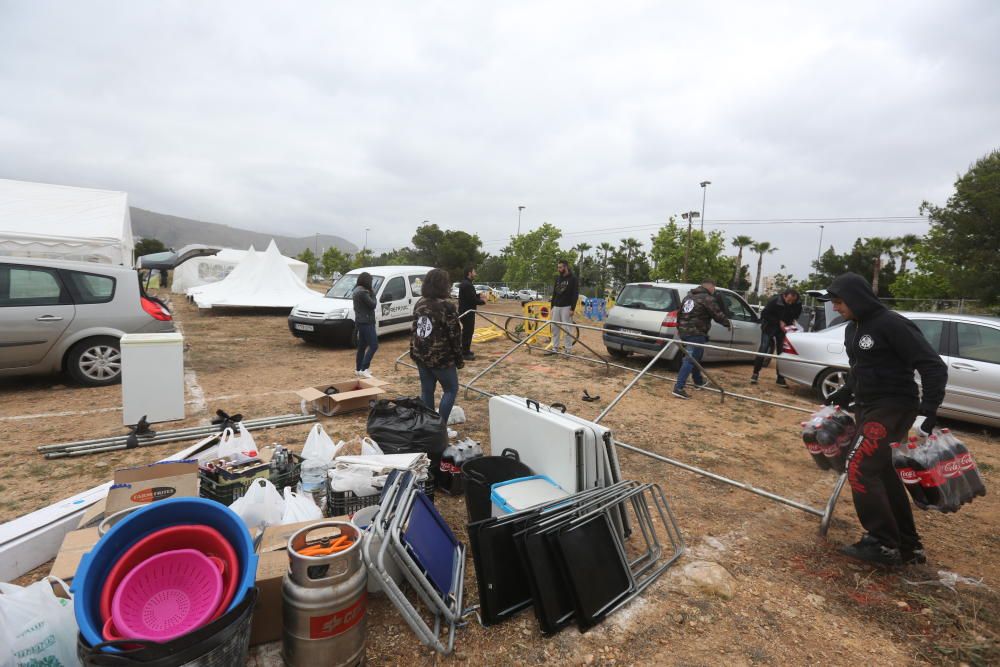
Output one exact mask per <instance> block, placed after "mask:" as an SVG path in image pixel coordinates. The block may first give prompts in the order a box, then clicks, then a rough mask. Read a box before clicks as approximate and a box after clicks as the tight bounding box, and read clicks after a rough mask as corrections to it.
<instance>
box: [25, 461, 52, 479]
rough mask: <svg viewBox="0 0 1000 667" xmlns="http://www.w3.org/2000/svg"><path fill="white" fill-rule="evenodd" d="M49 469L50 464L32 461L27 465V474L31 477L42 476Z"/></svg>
mask: <svg viewBox="0 0 1000 667" xmlns="http://www.w3.org/2000/svg"><path fill="white" fill-rule="evenodd" d="M51 469H52V466H50V465H48V464H46V463H32V464H30V465H29V466H28V474H29V475H30V476H32V477H44V476H46V475H47V473H49V471H51Z"/></svg>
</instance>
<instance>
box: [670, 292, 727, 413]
mask: <svg viewBox="0 0 1000 667" xmlns="http://www.w3.org/2000/svg"><path fill="white" fill-rule="evenodd" d="M712 320H715V321H716V322H718V323H719V324H721V325H723V326H725V327H728V328H732V325H731V324H730V323H729V318H727V317H726V314H725V313H724V312H722V309H721V308H720V307H719V302H718V301H716V300H715V281H714V280H709V279H706V280H703V281H701V287H695V288H694V289H693V290H691V291H690V292H688V294H687V296H685V297H684V300H683V301H682V302H681V307H680V313H679V314H678V320H677V333H679V334H680V337H681V340H682V341H684V342H685V343H688V342H690V343H707V342H708V330H709V328H711V326H712ZM687 349H688V353H689V355H690V356H688V355H685V356H684V363H682V364H681V369H680V371H679V372H678V373H677V383H676V384H675V385H674V390H673V394H674V396H676V397H677V398H685V399H686V398H691V397H690V396H689V395H688V393H687V392H686V391H684V385H685V384H686V383H687V379H688V376H689V375H692V374H693V375H694V386H695V387H696V388H701V387H703V386H704V385H705V381H704V380H703V379H702V377H701V370H700V369H699V368H698V367H697V366H696V365H695V363H694V361H692V360H691V357H694V359H695V360H697V361H698V363H701V358H702V355H704V354H705V348H703V347H699V346H695V345H691V346H690V347H688V348H687Z"/></svg>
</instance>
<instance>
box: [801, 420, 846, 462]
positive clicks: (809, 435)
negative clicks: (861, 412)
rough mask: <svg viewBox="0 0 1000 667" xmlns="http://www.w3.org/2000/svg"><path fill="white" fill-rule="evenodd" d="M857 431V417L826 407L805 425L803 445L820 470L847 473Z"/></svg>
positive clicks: (804, 423) (803, 428) (803, 423)
mask: <svg viewBox="0 0 1000 667" xmlns="http://www.w3.org/2000/svg"><path fill="white" fill-rule="evenodd" d="M855 431H856V427H855V424H854V417H852V416H851V415H850V414H848V413H847V412H844V411H843V410H841V409H840V406H824V407H822V408H820V409H819V410H818V411H816V412H815V413H813V415H812V416H811V417H810V418H809V421H805V422H802V442H803V443H804V444H805V446H806V449H807V450H808V451H809V455H810V456H812V459H813V461H814V462H815V463H816V466H817V467H818V468H819V469H820V470H836V471H837V472H843V470H844V467H845V465H846V462H847V454H848V452H849V451H850V447H851V443H852V442H853V440H854V434H855Z"/></svg>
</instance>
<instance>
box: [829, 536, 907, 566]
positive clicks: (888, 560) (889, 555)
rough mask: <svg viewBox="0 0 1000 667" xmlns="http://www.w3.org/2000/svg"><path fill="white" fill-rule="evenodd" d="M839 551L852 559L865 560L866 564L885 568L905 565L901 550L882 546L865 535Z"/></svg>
mask: <svg viewBox="0 0 1000 667" xmlns="http://www.w3.org/2000/svg"><path fill="white" fill-rule="evenodd" d="M837 551H839V552H840V553H842V554H844V555H845V556H848V557H850V558H854V559H856V560H863V561H865V562H866V563H871V564H873V565H881V566H883V567H893V566H896V565H902V564H903V559H902V556H900V553H899V549H892V548H890V547H887V546H885V545H883V544H880V543H879V542H878V541H877V540H876V539H875V538H873V537H871V536H869V535H865V536H864V537H862V538H861V539H860V540H858V541H857V542H855V543H854V544H850V545H848V546H845V547H840V548H839V549H838V550H837Z"/></svg>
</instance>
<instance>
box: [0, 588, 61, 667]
mask: <svg viewBox="0 0 1000 667" xmlns="http://www.w3.org/2000/svg"><path fill="white" fill-rule="evenodd" d="M51 579H52V580H53V581H55V582H57V583H58V584H60V585H61V586H62V587H63V590H65V591H67V595H69V593H68V590H69V588H68V587H67V586H66V584H65V583H64V582H63V581H62V580H61V579H56V578H54V577H53V578H51ZM76 634H77V626H76V616H74V614H73V602H72V600H71V599H65V598H61V597H57V596H56V594H55V593H53V592H52V584H51V583H50V580H49V579H43V580H41V581H36V582H35V583H33V584H31V585H30V586H27V587H21V586H16V585H14V584H4V583H0V664H2V665H4V667H7V666H8V665H9V666H10V667H36V666H37V667H41V666H43V665H44V666H46V667H48V666H51V667H57V666H61V667H75V665H79V664H80V661H79V660H77V657H76Z"/></svg>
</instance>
